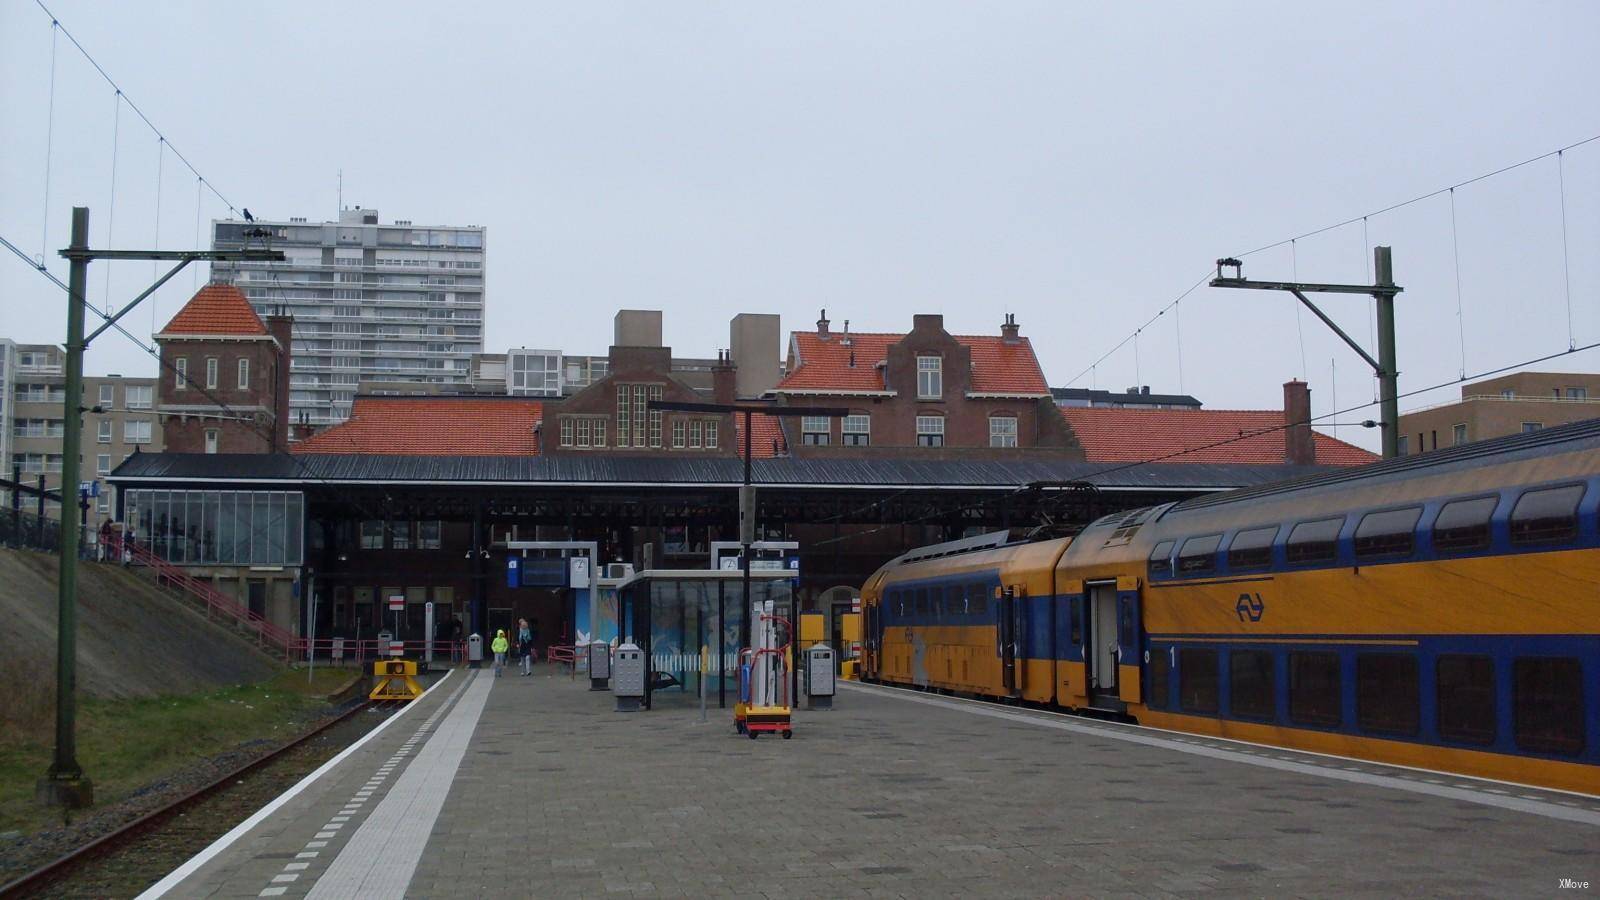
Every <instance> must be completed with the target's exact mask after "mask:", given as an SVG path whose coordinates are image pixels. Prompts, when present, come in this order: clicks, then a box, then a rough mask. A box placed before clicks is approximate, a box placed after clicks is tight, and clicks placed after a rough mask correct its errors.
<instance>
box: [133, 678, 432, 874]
mask: <svg viewBox="0 0 1600 900" xmlns="http://www.w3.org/2000/svg"><path fill="white" fill-rule="evenodd" d="M456 672H457V670H456V669H451V670H450V671H448V672H446V673H445V675H444V677H443V678H441V679H439V680H438V681H435V682H434V683H433V684H431V685H429V686H428V689H427V690H426V691H423V692H422V697H418V698H417V699H416V700H413V701H412V702H410V703H408V704H406V708H405V709H402V710H400V711H399V712H397V713H395V714H394V715H392V716H390V717H389V718H387V719H385V720H384V721H383V722H381V723H380V724H379V725H378V727H376V728H374V729H372V730H371V731H369V732H367V733H366V734H364V735H362V736H361V738H360V739H359V740H357V741H356V742H355V743H354V744H351V745H350V746H348V747H346V748H344V749H343V750H341V751H340V752H339V754H338V755H337V756H335V757H334V758H333V759H330V760H328V761H327V762H325V763H323V764H322V765H321V766H318V767H317V769H316V771H314V772H312V773H311V774H310V775H307V776H306V777H304V778H302V779H300V780H299V781H298V782H296V783H295V784H294V786H293V787H291V788H289V789H288V790H286V791H284V792H283V793H281V794H279V795H278V796H276V797H274V798H272V801H271V802H269V803H268V804H267V805H266V806H263V807H261V808H260V809H258V810H256V811H255V814H254V815H252V816H250V818H248V819H245V820H244V821H243V822H240V823H239V824H238V825H235V826H234V827H233V830H232V831H229V832H228V833H227V834H225V835H223V836H222V837H219V838H217V839H216V840H215V841H212V842H211V846H209V847H207V848H205V849H204V850H201V851H200V852H199V853H196V854H195V855H194V856H192V857H190V858H189V860H188V861H187V862H185V863H184V864H183V865H181V866H179V867H177V868H176V869H173V870H172V871H171V872H168V873H167V876H166V877H165V878H163V879H161V880H160V881H158V882H156V883H155V884H153V885H151V886H150V887H148V888H146V889H145V891H144V893H142V894H139V896H138V897H137V898H135V900H155V898H157V897H164V896H166V893H167V892H168V891H170V890H172V889H173V888H175V887H177V886H178V885H180V884H182V883H183V882H184V880H185V879H187V878H188V877H189V876H190V875H193V874H194V873H195V872H196V871H197V870H199V868H200V867H201V866H203V865H205V864H206V863H208V862H210V861H211V860H212V859H214V858H215V857H216V856H217V855H218V854H220V853H221V852H222V851H224V850H226V849H228V848H229V847H230V846H232V845H233V843H234V841H237V840H238V839H239V838H241V837H244V836H245V835H246V834H247V833H249V831H250V830H251V829H252V828H255V827H256V826H257V825H259V824H261V822H262V821H263V820H265V819H266V818H267V817H268V816H270V815H272V814H273V813H275V812H277V811H278V809H279V808H280V807H282V806H283V805H284V804H285V803H288V802H289V801H290V800H293V799H294V798H295V797H297V796H299V795H300V793H301V792H302V791H304V790H305V789H306V788H308V787H310V786H311V785H313V784H315V783H316V781H317V779H319V778H321V777H322V776H323V775H326V774H327V773H328V772H329V770H331V769H332V768H333V767H334V766H337V765H338V764H339V763H341V762H344V760H345V759H346V758H347V757H348V756H350V754H352V753H354V752H356V751H357V750H360V749H361V748H362V747H363V746H364V745H365V744H366V743H367V741H370V740H372V739H373V738H375V737H377V736H378V735H380V734H382V733H383V731H384V729H386V728H388V727H389V726H390V725H393V724H394V723H396V722H398V721H400V720H401V719H403V718H405V716H406V714H407V713H409V712H411V711H412V710H413V709H416V708H417V705H418V702H417V701H420V700H421V699H423V697H426V696H428V695H429V694H431V693H433V692H434V691H435V690H438V688H439V686H440V685H442V684H444V683H445V682H446V681H449V680H450V676H452V675H454V674H455V673H456Z"/></svg>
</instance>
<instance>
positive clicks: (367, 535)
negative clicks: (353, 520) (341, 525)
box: [361, 519, 383, 550]
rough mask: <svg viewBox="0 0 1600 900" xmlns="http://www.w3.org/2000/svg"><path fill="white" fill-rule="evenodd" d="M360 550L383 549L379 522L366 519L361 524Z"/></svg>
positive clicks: (381, 528)
mask: <svg viewBox="0 0 1600 900" xmlns="http://www.w3.org/2000/svg"><path fill="white" fill-rule="evenodd" d="M361 549H363V550H382V549H383V523H382V522H381V521H377V520H373V519H368V520H367V521H364V522H362V523H361Z"/></svg>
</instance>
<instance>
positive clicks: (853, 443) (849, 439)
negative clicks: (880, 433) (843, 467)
mask: <svg viewBox="0 0 1600 900" xmlns="http://www.w3.org/2000/svg"><path fill="white" fill-rule="evenodd" d="M842 428H843V431H842V432H841V434H843V435H844V444H845V446H846V447H865V446H867V445H868V444H870V443H872V416H870V415H867V414H864V413H858V414H856V415H849V416H845V417H844V424H843V426H842Z"/></svg>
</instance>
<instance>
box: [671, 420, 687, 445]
mask: <svg viewBox="0 0 1600 900" xmlns="http://www.w3.org/2000/svg"><path fill="white" fill-rule="evenodd" d="M688 439H689V423H687V422H685V421H684V420H682V419H673V420H672V449H674V450H682V449H683V447H684V442H685V441H687V440H688Z"/></svg>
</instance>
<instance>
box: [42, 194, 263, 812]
mask: <svg viewBox="0 0 1600 900" xmlns="http://www.w3.org/2000/svg"><path fill="white" fill-rule="evenodd" d="M61 255H62V256H63V257H65V258H66V259H67V261H68V263H69V264H70V267H71V268H70V270H69V273H68V276H67V293H68V294H69V296H68V297H67V358H66V365H65V370H66V382H67V383H66V397H65V398H64V399H63V401H62V420H63V421H62V437H61V458H62V469H63V471H64V473H65V472H77V471H78V469H79V462H78V457H79V456H80V455H81V450H82V448H81V444H82V436H83V353H84V351H85V350H87V349H88V347H89V342H90V341H92V340H94V339H95V338H97V337H99V336H100V334H101V333H102V332H104V331H105V330H106V329H107V328H110V327H111V326H112V325H113V324H115V323H116V321H117V320H118V319H120V318H122V317H123V316H125V315H127V314H128V313H129V312H130V311H131V310H132V309H133V308H134V307H135V306H138V305H139V304H140V303H141V302H142V301H143V300H144V299H145V298H146V297H148V296H150V295H151V294H153V293H155V292H156V289H157V288H159V287H161V286H162V285H163V284H166V283H167V282H168V281H169V280H171V278H172V277H173V276H174V275H177V274H178V273H179V272H181V271H183V269H184V268H185V267H186V266H188V265H189V263H191V262H194V261H196V260H202V259H210V260H233V259H252V260H257V259H259V260H282V259H283V258H284V256H283V251H281V250H266V249H261V250H248V249H247V250H91V249H89V209H88V207H84V206H74V207H73V208H72V242H71V244H69V245H68V246H67V249H65V250H62V251H61ZM96 259H152V260H154V259H169V260H177V261H178V265H177V266H175V267H173V269H172V270H171V271H170V272H168V273H167V274H165V275H163V276H162V277H161V278H160V279H159V280H157V281H156V283H155V284H152V285H151V286H150V287H149V288H147V289H145V291H144V292H143V293H141V294H140V295H139V296H137V297H135V298H133V300H132V301H131V302H129V303H128V305H126V306H124V307H123V308H122V309H120V310H118V311H117V314H116V315H114V316H111V317H110V318H108V319H106V321H105V324H104V325H101V326H100V327H99V328H97V329H95V331H94V333H93V334H90V335H88V336H87V337H85V336H84V333H83V330H84V326H83V309H84V307H85V306H86V305H87V304H88V301H87V300H86V299H85V298H86V297H87V295H88V292H87V290H86V289H87V287H88V284H89V263H90V261H92V260H96ZM62 486H63V488H65V486H66V476H65V474H63V476H62ZM66 498H67V492H66V490H64V489H63V490H62V491H61V492H60V499H61V561H60V563H61V565H60V571H59V576H58V578H57V583H56V622H57V626H56V747H55V755H54V756H53V757H52V759H51V762H50V769H49V771H47V772H46V773H45V777H43V778H41V779H39V782H38V785H37V789H36V792H35V793H36V795H37V797H38V798H39V800H41V801H43V802H45V803H50V804H55V805H60V806H66V807H71V808H79V807H84V806H89V805H90V804H92V803H93V802H94V786H93V784H92V783H91V782H90V780H89V779H88V778H87V777H85V776H84V774H83V767H82V766H80V765H78V736H77V697H78V543H79V537H80V536H81V530H82V526H80V525H78V524H77V523H75V522H73V521H72V519H71V517H70V516H69V515H68V514H67V511H66ZM41 502H43V501H42V499H41Z"/></svg>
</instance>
